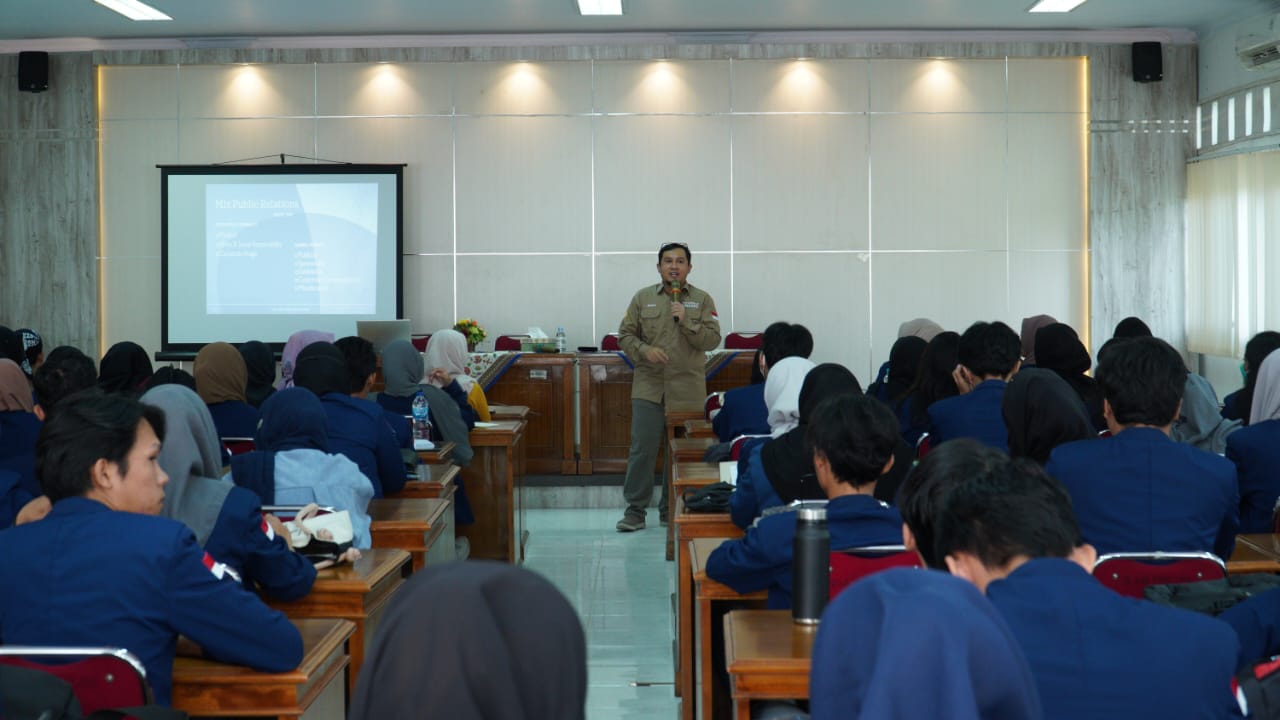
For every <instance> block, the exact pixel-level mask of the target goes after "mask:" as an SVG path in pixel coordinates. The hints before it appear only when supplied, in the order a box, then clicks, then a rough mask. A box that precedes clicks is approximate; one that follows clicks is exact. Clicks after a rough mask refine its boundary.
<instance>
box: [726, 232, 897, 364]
mask: <svg viewBox="0 0 1280 720" xmlns="http://www.w3.org/2000/svg"><path fill="white" fill-rule="evenodd" d="M868 268H869V265H868V263H867V256H866V255H865V254H855V253H840V254H826V253H812V254H790V253H765V254H758V255H751V254H747V255H736V254H735V255H734V257H733V282H734V301H733V309H734V313H733V315H734V328H733V329H734V330H738V331H744V332H745V331H750V330H757V331H759V330H764V329H765V328H766V327H768V326H769V325H770V324H771V323H774V322H777V321H779V320H783V321H786V322H798V323H800V324H801V325H804V326H805V327H807V328H809V332H811V333H813V355H812V360H813V361H814V362H819V363H821V362H836V363H840V364H841V365H844V366H845V367H847V368H849V369H850V370H852V371H853V373H854V374H855V375H857V376H858V380H859V381H861V383H862V384H863V386H864V387H865V386H866V385H867V384H868V383H870V381H871V379H874V377H872V376H870V375H869V372H870V369H871V365H870V352H869V351H870V348H869V343H868V342H867V338H868V336H869V334H870V328H871V322H870V320H871V316H870V312H869V303H868V300H869V297H870V296H869V294H868V287H867V278H868ZM809 289H814V290H815V291H813V292H810V290H809Z"/></svg>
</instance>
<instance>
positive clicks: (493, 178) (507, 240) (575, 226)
mask: <svg viewBox="0 0 1280 720" xmlns="http://www.w3.org/2000/svg"><path fill="white" fill-rule="evenodd" d="M457 198H458V205H457V208H458V210H457V212H458V229H457V233H458V250H459V252H503V251H507V252H510V251H516V252H520V251H523V252H533V251H539V250H543V251H581V252H589V251H590V250H591V120H590V118H585V117H584V118H559V117H557V118H459V119H458V120H457Z"/></svg>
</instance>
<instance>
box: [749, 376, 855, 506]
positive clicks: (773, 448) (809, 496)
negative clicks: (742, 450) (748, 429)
mask: <svg viewBox="0 0 1280 720" xmlns="http://www.w3.org/2000/svg"><path fill="white" fill-rule="evenodd" d="M841 393H855V394H861V393H862V386H861V385H860V384H859V383H858V378H857V377H855V376H854V374H853V373H852V372H850V371H849V368H846V367H845V366H843V365H837V364H835V363H823V364H821V365H819V366H817V367H815V368H814V369H812V370H810V371H809V374H808V375H805V376H804V384H802V385H801V386H800V403H799V408H800V424H799V425H797V426H796V427H794V428H792V429H790V430H788V431H787V432H785V433H783V434H782V435H780V436H778V437H776V438H774V439H772V440H770V441H768V442H766V443H765V444H764V447H763V448H761V450H760V460H761V461H762V462H763V464H764V474H765V476H766V477H767V478H768V479H769V485H771V486H772V487H773V491H774V492H776V493H778V497H779V498H781V499H782V502H784V503H789V502H791V501H792V500H815V499H821V498H825V497H826V493H824V492H822V488H820V487H818V480H817V478H816V477H815V476H814V471H813V453H811V452H809V448H808V445H807V444H806V442H805V433H806V432H807V431H808V429H809V426H808V421H809V418H811V417H813V411H814V410H815V409H816V408H817V407H818V403H820V402H822V401H823V400H825V399H827V398H829V397H831V396H833V395H839V394H841Z"/></svg>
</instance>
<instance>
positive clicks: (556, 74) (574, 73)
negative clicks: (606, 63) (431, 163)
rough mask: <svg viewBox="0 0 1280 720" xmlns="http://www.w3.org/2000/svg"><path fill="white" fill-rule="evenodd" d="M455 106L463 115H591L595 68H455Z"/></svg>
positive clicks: (520, 64)
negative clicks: (592, 69)
mask: <svg viewBox="0 0 1280 720" xmlns="http://www.w3.org/2000/svg"><path fill="white" fill-rule="evenodd" d="M454 102H455V107H456V108H457V112H459V113H461V114H463V115H487V114H501V115H548V114H557V115H558V114H567V113H585V112H590V111H591V63H588V62H538V63H534V62H509V63H468V62H463V63H456V64H455V65H454Z"/></svg>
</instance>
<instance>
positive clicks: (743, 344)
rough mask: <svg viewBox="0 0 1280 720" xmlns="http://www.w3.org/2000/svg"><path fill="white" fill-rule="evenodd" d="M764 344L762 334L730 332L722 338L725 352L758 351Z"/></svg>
mask: <svg viewBox="0 0 1280 720" xmlns="http://www.w3.org/2000/svg"><path fill="white" fill-rule="evenodd" d="M763 343H764V333H758V332H747V333H736V332H731V333H729V334H728V335H726V336H725V338H724V349H725V350H759V349H760V346H761V345H762V344H763Z"/></svg>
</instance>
